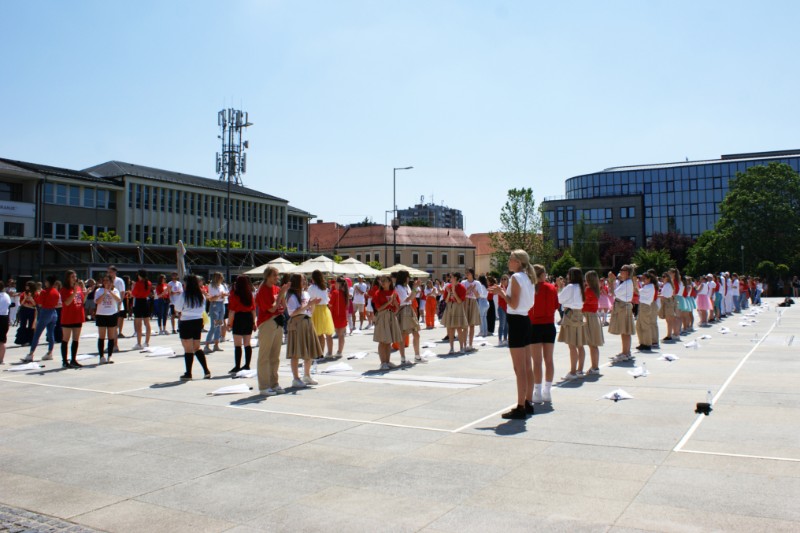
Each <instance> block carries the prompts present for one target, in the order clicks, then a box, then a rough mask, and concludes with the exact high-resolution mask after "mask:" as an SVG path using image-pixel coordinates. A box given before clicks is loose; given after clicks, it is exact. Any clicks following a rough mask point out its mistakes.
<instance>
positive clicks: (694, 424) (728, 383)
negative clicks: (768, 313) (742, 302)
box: [672, 324, 775, 452]
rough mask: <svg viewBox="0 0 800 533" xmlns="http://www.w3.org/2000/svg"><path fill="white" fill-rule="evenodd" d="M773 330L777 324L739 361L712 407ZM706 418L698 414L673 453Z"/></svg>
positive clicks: (714, 399)
mask: <svg viewBox="0 0 800 533" xmlns="http://www.w3.org/2000/svg"><path fill="white" fill-rule="evenodd" d="M773 329H775V324H772V326H771V327H770V328H769V331H767V332H766V333H765V334H764V336H763V337H761V338H760V339H759V340H758V342H757V343H756V345H755V346H753V348H752V349H751V350H750V351H749V352H747V355H745V356H744V357H743V358H742V360H741V361H739V364H738V365H736V368H734V369H733V372H732V373H731V375H730V376H728V379H726V380H725V383H723V384H722V386H721V387H720V388H719V391H717V394H716V395H714V397H713V398H712V399H711V405H716V403H717V402H718V401H719V399H720V397H721V396H722V394H723V393H724V392H725V389H727V388H728V385H730V384H731V382H732V381H733V378H735V377H736V374H738V373H739V370H741V368H742V367H743V366H744V364H745V363H746V362H747V360H748V359H749V358H750V356H751V355H753V352H755V351H756V349H758V347H759V346H761V343H762V342H764V339H766V338H767V337H768V336H769V334H770V333H772V330H773ZM705 417H706V415H704V414H698V415H697V418H695V420H694V423H693V424H692V426H691V427H690V428H689V430H688V431H687V432H686V434H685V435H684V436H683V438H682V439H681V440H680V442H678V444H677V445H676V446H675V447H674V448H673V449H672V451H673V452H679V451H681V449H682V448H683V447H684V446H685V445H686V443H687V442H688V441H689V439H690V438H692V435H694V432H695V431H697V428H698V427H700V424H701V423H702V422H703V419H704V418H705Z"/></svg>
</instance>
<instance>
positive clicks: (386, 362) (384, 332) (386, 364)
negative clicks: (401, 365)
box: [372, 276, 403, 370]
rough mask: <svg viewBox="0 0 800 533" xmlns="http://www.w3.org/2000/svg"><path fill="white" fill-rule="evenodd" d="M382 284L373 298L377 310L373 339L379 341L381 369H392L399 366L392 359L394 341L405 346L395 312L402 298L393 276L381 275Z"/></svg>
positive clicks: (374, 307)
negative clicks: (398, 294)
mask: <svg viewBox="0 0 800 533" xmlns="http://www.w3.org/2000/svg"><path fill="white" fill-rule="evenodd" d="M380 286H381V289H380V290H379V291H375V292H374V295H375V296H374V297H373V298H372V308H373V309H374V311H375V329H374V330H373V332H372V340H374V341H375V342H377V343H378V357H380V360H381V367H380V369H381V370H390V369H392V368H396V367H397V365H395V364H393V363H392V362H391V361H390V359H391V355H392V343H393V342H396V343H398V344H399V345H400V346H401V347H402V346H403V334H402V332H401V331H400V324H399V323H398V322H397V315H396V314H395V313H396V312H397V310H398V308H399V307H400V299H399V298H398V296H397V292H395V290H394V285H393V284H392V278H390V277H389V276H381V278H380Z"/></svg>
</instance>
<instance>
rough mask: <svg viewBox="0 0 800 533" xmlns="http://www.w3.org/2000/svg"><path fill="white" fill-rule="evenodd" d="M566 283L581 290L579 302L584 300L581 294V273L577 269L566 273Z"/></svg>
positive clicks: (574, 268)
mask: <svg viewBox="0 0 800 533" xmlns="http://www.w3.org/2000/svg"><path fill="white" fill-rule="evenodd" d="M567 283H570V284H573V283H574V284H575V285H577V286H578V287H579V288H580V290H581V300H583V299H584V294H583V272H581V269H580V268H578V267H572V268H570V269H569V271H568V272H567Z"/></svg>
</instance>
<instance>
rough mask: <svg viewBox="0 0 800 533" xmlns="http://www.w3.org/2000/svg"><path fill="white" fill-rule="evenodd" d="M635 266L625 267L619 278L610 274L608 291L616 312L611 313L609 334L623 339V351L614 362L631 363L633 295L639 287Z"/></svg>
mask: <svg viewBox="0 0 800 533" xmlns="http://www.w3.org/2000/svg"><path fill="white" fill-rule="evenodd" d="M634 274H635V273H634V270H633V265H624V266H623V267H622V268H621V269H620V271H619V278H617V276H615V275H614V273H613V272H609V273H608V290H609V292H610V293H611V296H612V297H613V298H614V310H613V311H612V313H611V321H610V322H609V326H608V332H609V333H610V334H611V335H619V336H620V338H621V339H622V351H621V352H620V353H619V354H617V355H616V356H614V357H612V358H611V359H612V362H615V363H616V362H622V361H630V360H631V359H633V355H632V354H631V335H633V334H634V331H635V329H634V325H633V304H632V302H633V295H634V294H635V293H636V292H638V289H639V288H638V287H637V286H636V285H635V284H634V283H633V281H632V278H633V277H634Z"/></svg>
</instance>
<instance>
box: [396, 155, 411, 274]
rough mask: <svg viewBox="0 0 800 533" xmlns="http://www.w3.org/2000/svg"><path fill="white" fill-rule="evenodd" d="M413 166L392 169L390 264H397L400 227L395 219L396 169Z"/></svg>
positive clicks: (405, 168)
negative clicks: (392, 237)
mask: <svg viewBox="0 0 800 533" xmlns="http://www.w3.org/2000/svg"><path fill="white" fill-rule="evenodd" d="M412 168H414V167H395V168H394V169H392V200H393V201H392V209H393V210H394V218H393V219H392V233H393V235H394V244H393V245H392V255H393V256H394V257H392V265H396V264H397V228H399V227H400V221H399V220H398V219H397V171H398V170H411V169H412Z"/></svg>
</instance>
